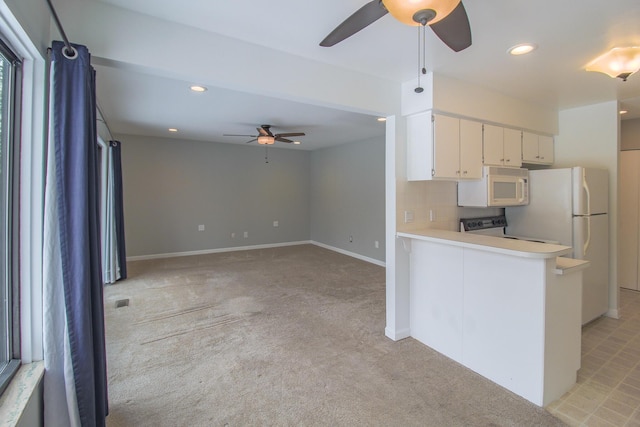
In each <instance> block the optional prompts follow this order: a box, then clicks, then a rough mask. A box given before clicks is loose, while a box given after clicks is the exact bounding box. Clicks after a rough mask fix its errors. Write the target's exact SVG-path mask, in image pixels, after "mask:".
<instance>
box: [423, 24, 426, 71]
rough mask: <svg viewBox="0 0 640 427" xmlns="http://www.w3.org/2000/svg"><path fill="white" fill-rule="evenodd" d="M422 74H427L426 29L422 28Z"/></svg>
mask: <svg viewBox="0 0 640 427" xmlns="http://www.w3.org/2000/svg"><path fill="white" fill-rule="evenodd" d="M422 74H427V29H426V26H425V25H423V26H422Z"/></svg>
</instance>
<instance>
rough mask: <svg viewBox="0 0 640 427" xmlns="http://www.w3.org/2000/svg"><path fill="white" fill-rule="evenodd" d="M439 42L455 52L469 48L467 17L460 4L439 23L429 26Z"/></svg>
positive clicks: (469, 34)
mask: <svg viewBox="0 0 640 427" xmlns="http://www.w3.org/2000/svg"><path fill="white" fill-rule="evenodd" d="M430 27H431V29H432V30H433V32H434V33H436V36H438V38H439V39H440V40H442V41H443V42H444V44H446V45H447V46H449V47H450V48H451V49H453V50H454V51H456V52H460V51H461V50H463V49H466V48H468V47H469V46H471V27H470V26H469V17H468V16H467V11H466V10H465V8H464V6H463V5H462V2H460V3H458V6H456V8H455V9H453V11H452V12H451V13H450V14H448V15H447V16H446V17H444V18H443V19H442V20H441V21H438V22H436V23H435V24H433V25H430Z"/></svg>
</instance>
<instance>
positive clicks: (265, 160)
mask: <svg viewBox="0 0 640 427" xmlns="http://www.w3.org/2000/svg"><path fill="white" fill-rule="evenodd" d="M264 162H265V163H269V146H268V145H265V146H264Z"/></svg>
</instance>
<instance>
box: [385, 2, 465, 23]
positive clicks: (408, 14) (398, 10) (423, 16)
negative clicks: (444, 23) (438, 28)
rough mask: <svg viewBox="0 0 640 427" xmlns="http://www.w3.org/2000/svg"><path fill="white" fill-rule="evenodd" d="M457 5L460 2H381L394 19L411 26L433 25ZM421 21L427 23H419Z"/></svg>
mask: <svg viewBox="0 0 640 427" xmlns="http://www.w3.org/2000/svg"><path fill="white" fill-rule="evenodd" d="M458 3H460V0H382V4H384V7H385V8H387V10H388V11H389V13H390V14H391V15H392V16H393V17H394V18H396V19H397V20H398V21H400V22H402V23H403V24H406V25H412V26H417V25H426V24H429V25H431V24H435V23H436V22H438V21H440V20H442V19H444V18H445V17H446V16H447V15H449V14H450V13H451V12H452V11H453V9H455V8H456V6H458ZM429 11H431V12H429ZM432 13H433V17H431V15H432ZM423 20H426V21H427V22H421V21H423Z"/></svg>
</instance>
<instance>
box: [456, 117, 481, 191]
mask: <svg viewBox="0 0 640 427" xmlns="http://www.w3.org/2000/svg"><path fill="white" fill-rule="evenodd" d="M460 178H467V179H480V178H482V123H480V122H474V121H471V120H464V119H460Z"/></svg>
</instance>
